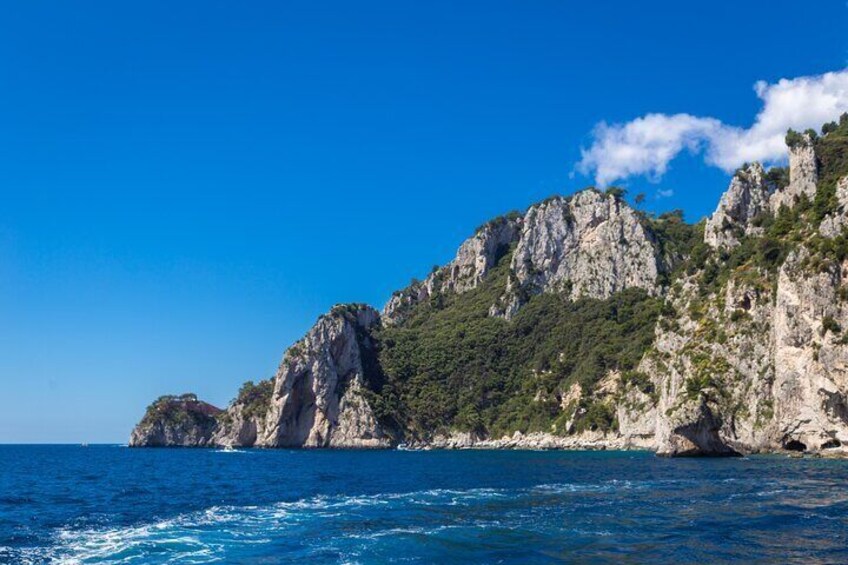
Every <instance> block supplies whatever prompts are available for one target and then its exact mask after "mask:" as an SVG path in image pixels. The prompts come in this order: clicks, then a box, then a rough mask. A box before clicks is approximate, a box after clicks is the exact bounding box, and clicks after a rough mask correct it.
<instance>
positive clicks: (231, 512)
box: [33, 481, 646, 564]
mask: <svg viewBox="0 0 848 565" xmlns="http://www.w3.org/2000/svg"><path fill="white" fill-rule="evenodd" d="M644 486H646V485H645V484H644V483H642V484H638V483H634V482H630V481H607V482H603V483H593V484H571V483H554V484H542V485H537V486H533V487H529V488H521V489H496V488H473V489H428V490H421V491H413V492H403V493H382V494H377V495H353V496H342V495H339V496H328V495H318V496H314V497H311V498H305V499H301V500H296V501H290V502H278V503H274V504H270V505H262V506H213V507H210V508H207V509H205V510H200V511H195V512H190V513H186V514H182V515H178V516H175V517H173V518H168V519H163V520H159V521H155V522H151V523H144V524H138V525H133V526H125V527H109V528H91V529H76V528H71V527H66V528H62V529H60V530H58V532H57V533H56V535H55V539H54V543H53V545H52V546H51V547H50V548H48V550H47V554H46V555H44V554H42V555H41V557H42V558H43V560H48V561H52V562H55V563H67V564H77V563H113V564H124V563H210V562H214V561H219V562H220V561H221V560H224V561H233V560H236V561H237V560H238V559H239V557H242V558H244V557H245V556H255V555H265V553H263V551H265V552H269V553H267V555H274V556H276V557H277V558H280V557H281V554H282V553H286V552H289V553H291V557H292V558H293V559H294V558H312V557H315V556H321V555H323V556H324V557H327V553H328V552H330V553H333V552H335V553H333V559H332V560H335V561H338V560H348V561H349V560H351V559H353V560H355V558H356V556H357V555H359V554H360V553H361V552H362V551H364V550H367V546H368V544H373V543H375V542H379V541H380V540H387V541H386V543H390V542H391V541H392V540H394V539H396V538H397V537H398V536H409V537H426V536H433V535H439V534H441V533H445V532H449V531H451V530H461V529H470V530H480V529H487V528H500V527H503V526H502V524H501V523H500V521H498V520H493V519H492V518H493V516H495V515H497V516H499V517H501V516H502V515H504V512H501V511H508V510H510V509H514V508H518V507H522V506H523V507H526V503H527V499H528V497H539V496H542V497H549V496H557V495H568V494H571V493H585V492H590V491H594V492H598V493H604V492H610V491H616V490H621V491H626V490H629V489H634V488H643V487H644ZM492 505H495V506H492ZM451 507H469V509H468V510H458V509H454V510H449V508H451ZM506 515H508V512H506ZM343 557H344V559H342V558H343ZM37 561H38V560H37V559H35V560H33V562H37Z"/></svg>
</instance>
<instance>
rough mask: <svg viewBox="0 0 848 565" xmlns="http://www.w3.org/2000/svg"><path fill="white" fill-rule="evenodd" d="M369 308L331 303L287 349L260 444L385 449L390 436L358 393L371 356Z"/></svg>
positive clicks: (375, 320)
mask: <svg viewBox="0 0 848 565" xmlns="http://www.w3.org/2000/svg"><path fill="white" fill-rule="evenodd" d="M379 323H380V316H379V313H378V312H377V311H376V310H374V309H373V308H371V307H369V306H364V305H344V306H336V307H334V308H333V309H332V310H331V311H330V313H329V314H326V315H324V316H322V317H321V318H320V319H319V320H318V322H317V323H316V324H315V326H313V327H312V329H311V330H309V332H308V333H307V334H306V336H305V337H304V338H303V339H301V340H300V341H299V342H297V343H296V344H294V345H293V346H292V347H290V348H289V349H288V351H287V352H286V354H285V356H284V358H283V362H282V363H281V364H280V368H279V370H278V371H277V375H276V376H275V377H274V392H273V395H272V398H271V404H270V407H269V410H268V414H267V416H266V427H265V429H264V430H263V433H262V434H261V435H260V436H259V437H258V440H257V444H258V445H261V446H263V447H387V446H389V445H390V444H391V443H392V437H391V436H390V435H389V433H387V430H385V429H384V428H383V427H382V426H381V425H380V423H379V422H378V421H377V418H376V416H375V415H374V412H373V410H372V408H371V406H370V404H369V402H368V400H367V399H366V397H365V395H364V394H363V391H364V389H365V388H366V384H367V383H368V381H369V378H372V377H373V375H369V374H367V367H368V366H369V365H373V363H374V357H375V355H376V350H375V346H374V343H373V338H372V336H371V333H370V332H371V331H372V330H373V329H375V328H376V326H377V325H378V324H379Z"/></svg>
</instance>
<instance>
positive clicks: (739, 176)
mask: <svg viewBox="0 0 848 565" xmlns="http://www.w3.org/2000/svg"><path fill="white" fill-rule="evenodd" d="M768 209H769V186H768V183H766V180H765V171H764V170H763V167H762V165H760V164H759V163H754V164H752V165H748V166H747V167H745V168H743V169H739V170H738V171H736V174H735V175H733V179H732V180H731V181H730V186H729V187H728V188H727V191H726V192H725V193H724V194H723V195H722V197H721V201H720V202H719V205H718V208H717V209H716V211H715V212H714V213H713V215H712V216H710V217H709V218H708V219H707V223H706V226H705V228H704V241H705V242H706V243H707V244H708V245H710V246H711V247H714V248H731V247H735V246H737V245H739V239H740V238H741V237H743V236H745V235H754V234H757V233H759V232H761V231H762V230H761V229H760V228H757V227H756V226H754V219H755V218H756V217H757V216H759V215H760V214H762V213H763V212H765V211H767V210H768Z"/></svg>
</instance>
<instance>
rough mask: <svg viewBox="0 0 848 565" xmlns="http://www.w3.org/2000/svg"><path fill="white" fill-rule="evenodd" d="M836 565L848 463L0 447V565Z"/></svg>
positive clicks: (842, 558) (847, 543) (845, 545)
mask: <svg viewBox="0 0 848 565" xmlns="http://www.w3.org/2000/svg"><path fill="white" fill-rule="evenodd" d="M732 560H739V561H744V562H746V563H749V562H764V563H765V562H770V563H774V562H793V561H794V562H804V563H817V562H821V563H845V562H848V462H846V461H834V460H822V459H788V458H785V457H778V456H761V457H748V458H744V459H662V458H657V457H654V456H653V455H652V454H649V453H641V452H532V451H523V452H510V451H430V452H408V451H373V452H363V451H305V450H244V451H221V450H212V449H209V450H190V449H129V448H126V447H122V446H91V447H80V446H0V562H2V563H54V562H55V563H145V564H146V563H256V564H268V563H288V562H294V561H299V562H302V563H393V562H398V563H468V562H479V563H558V562H587V561H588V562H664V563H696V562H697V563H712V562H721V561H732Z"/></svg>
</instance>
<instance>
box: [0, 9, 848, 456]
mask: <svg viewBox="0 0 848 565" xmlns="http://www.w3.org/2000/svg"><path fill="white" fill-rule="evenodd" d="M457 4H458V3H454V2H428V3H423V2H415V3H413V2H384V3H374V2H357V3H350V2H338V3H336V2H251V3H244V2H238V3H237V2H207V1H203V2H179V3H177V2H155V1H148V2H133V3H127V2H121V3H116V2H105V1H104V2H86V1H81V2H74V3H69V2H62V3H59V2H19V3H4V4H3V6H2V7H0V191H1V192H2V204H0V399H2V404H3V409H2V410H0V442H80V441H88V442H124V441H126V439H127V437H128V434H129V432H130V430H131V427H132V425H133V424H134V423H135V421H136V420H137V419H138V418H139V417H140V416H141V415H142V413H143V411H144V408H145V406H146V405H147V404H148V403H149V402H150V401H151V400H152V399H154V398H155V397H156V396H158V395H160V394H164V393H178V392H184V391H194V392H197V393H198V394H199V395H200V396H202V397H203V398H206V399H208V400H210V401H212V402H213V403H217V404H219V405H224V404H226V403H227V402H228V401H229V400H230V399H231V398H232V397H233V396H234V394H235V393H236V391H237V388H238V386H239V384H240V383H241V382H243V381H244V380H247V379H261V378H265V377H269V376H271V375H272V374H273V372H274V370H275V368H276V365H277V363H278V362H279V359H280V358H281V356H282V353H283V350H284V349H285V348H286V347H287V346H288V345H289V344H291V343H292V342H293V341H295V340H296V339H297V338H299V337H300V336H301V335H302V334H303V333H304V332H305V331H306V330H307V329H308V328H309V326H311V324H312V323H313V321H314V320H315V318H316V317H317V316H318V315H319V314H320V313H322V312H323V311H325V310H327V309H328V308H329V307H330V306H331V305H332V304H334V303H337V302H347V301H359V302H369V303H371V304H374V305H377V306H381V305H382V303H383V302H384V301H385V300H386V299H387V298H388V296H389V295H390V293H391V291H392V290H393V289H396V288H399V287H402V286H404V285H405V284H406V283H407V282H408V281H409V279H410V278H411V277H413V276H423V275H425V274H426V273H427V272H428V271H429V269H430V267H431V266H432V265H433V264H435V263H444V262H445V261H447V260H449V259H450V257H451V256H452V254H453V252H454V250H455V249H456V247H457V246H458V244H459V243H460V242H461V241H462V239H463V238H464V237H466V236H467V235H469V234H470V233H471V232H472V231H473V229H474V227H475V226H477V225H478V224H480V223H481V222H483V221H485V220H486V219H488V218H490V217H492V216H495V215H498V214H500V213H503V212H506V211H509V210H511V209H523V208H525V207H527V206H528V205H529V204H531V203H533V202H534V201H537V200H540V199H542V198H545V197H547V196H549V195H551V194H554V193H570V192H573V191H574V190H575V189H578V188H582V187H584V186H587V185H589V184H592V182H593V181H594V176H595V172H597V171H595V169H592V168H591V167H589V168H585V167H584V168H583V169H582V170H583V171H584V172H585V173H586V174H582V173H581V172H579V171H576V169H575V168H576V167H577V165H578V163H580V162H581V159H583V157H582V155H581V149H584V150H588V149H590V148H592V147H596V146H598V147H605V146H603V145H596V144H597V143H598V142H599V137H598V136H593V133H592V132H593V128H595V127H596V124H598V123H599V122H602V121H605V122H607V123H608V124H626V123H628V122H630V121H631V120H634V119H636V118H639V117H640V116H644V115H646V114H650V113H653V112H659V113H663V114H667V115H676V114H679V113H686V114H690V115H692V116H707V117H710V118H711V119H715V120H720V121H721V123H722V124H726V125H728V127H734V126H735V127H739V128H750V127H751V126H752V125H753V124H754V123H755V120H756V116H757V114H758V112H760V111H761V110H762V108H763V104H764V102H763V100H761V99H759V98H758V97H757V95H756V93H755V92H754V90H753V86H754V84H755V83H756V81H759V80H764V81H766V83H768V84H775V83H776V82H777V81H778V80H779V79H781V78H790V79H791V78H794V77H802V76H817V75H821V74H822V73H826V72H830V71H841V70H844V69H845V67H846V61H847V60H848V34H846V33H845V29H848V7H846V4H845V2H844V1H843V0H838V1H821V2H816V3H814V4H813V3H808V4H806V5H804V6H800V7H799V5H798V4H797V2H783V1H769V2H744V3H740V2H711V3H681V2H670V1H669V2H592V3H589V2H585V3H583V2H581V3H576V2H532V3H530V2H491V1H490V2H468V3H461V6H459V5H457ZM699 123H700V122H699ZM622 127H623V126H622ZM594 131H596V133H597V130H594ZM699 131H700V130H699ZM601 141H602V140H601ZM697 143H701V142H697ZM704 143H706V142H704ZM675 155H676V153H675ZM643 168H644V171H643V170H641V169H639V170H637V172H636V173H634V174H633V175H631V176H626V177H625V178H623V179H620V180H619V184H622V185H624V186H626V187H627V188H628V189H629V190H630V191H631V194H635V193H637V192H640V191H644V192H646V193H647V194H648V196H649V198H648V204H647V206H648V207H649V208H650V209H653V210H667V209H672V208H682V209H684V210H685V211H686V214H687V217H688V218H689V219H692V220H696V219H698V218H699V217H701V216H703V215H705V214H708V213H710V212H711V211H712V209H713V208H714V207H715V204H716V202H717V200H718V198H719V196H720V194H721V192H722V191H723V189H724V188H725V186H726V184H727V181H728V178H729V177H728V175H727V173H726V172H725V171H723V170H722V169H721V168H718V167H716V166H712V165H711V164H708V163H707V162H705V159H704V156H703V155H702V154H697V155H690V154H689V153H688V152H687V151H685V150H684V151H683V152H682V153H681V154H680V155H679V156H677V157H676V158H674V159H673V160H671V161H669V162H668V163H667V167H666V168H667V170H665V172H664V174H657V172H658V171H657V169H656V167H654V168H651V166H647V167H643ZM626 170H633V169H632V168H631V169H626ZM642 173H644V174H642ZM647 176H650V177H652V180H648V179H647ZM660 177H661V178H660ZM667 191H672V192H673V195H671V196H668V197H665V198H662V197H660V196H659V195H660V194H666V193H667Z"/></svg>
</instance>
